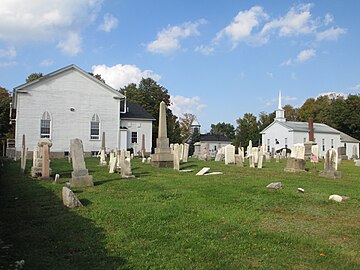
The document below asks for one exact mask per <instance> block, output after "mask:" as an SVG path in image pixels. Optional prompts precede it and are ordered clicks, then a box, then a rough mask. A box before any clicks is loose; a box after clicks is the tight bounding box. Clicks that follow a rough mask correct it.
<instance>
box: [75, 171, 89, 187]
mask: <svg viewBox="0 0 360 270" xmlns="http://www.w3.org/2000/svg"><path fill="white" fill-rule="evenodd" d="M93 185H94V182H93V177H92V175H88V174H87V175H80V176H77V175H74V172H72V173H71V180H70V186H71V187H91V186H93Z"/></svg>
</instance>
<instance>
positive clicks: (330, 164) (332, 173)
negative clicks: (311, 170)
mask: <svg viewBox="0 0 360 270" xmlns="http://www.w3.org/2000/svg"><path fill="white" fill-rule="evenodd" d="M337 167H338V155H337V152H336V150H335V149H329V150H328V151H327V152H326V155H325V162H324V170H323V171H322V172H320V174H319V175H320V176H322V177H326V178H333V179H335V178H340V177H341V172H339V171H338V170H337Z"/></svg>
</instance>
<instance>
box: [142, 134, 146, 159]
mask: <svg viewBox="0 0 360 270" xmlns="http://www.w3.org/2000/svg"><path fill="white" fill-rule="evenodd" d="M145 155H146V149H145V134H143V135H142V138H141V157H142V158H145Z"/></svg>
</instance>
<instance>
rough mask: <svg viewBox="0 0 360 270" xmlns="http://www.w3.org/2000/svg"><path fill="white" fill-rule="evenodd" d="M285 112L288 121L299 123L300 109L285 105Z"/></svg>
mask: <svg viewBox="0 0 360 270" xmlns="http://www.w3.org/2000/svg"><path fill="white" fill-rule="evenodd" d="M283 109H284V111H285V118H286V120H287V121H297V119H298V110H299V109H298V108H294V107H293V106H291V105H285V106H284V107H283Z"/></svg>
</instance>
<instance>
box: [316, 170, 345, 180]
mask: <svg viewBox="0 0 360 270" xmlns="http://www.w3.org/2000/svg"><path fill="white" fill-rule="evenodd" d="M319 176H322V177H326V178H331V179H337V178H341V172H339V171H332V170H331V171H322V172H320V173H319Z"/></svg>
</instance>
